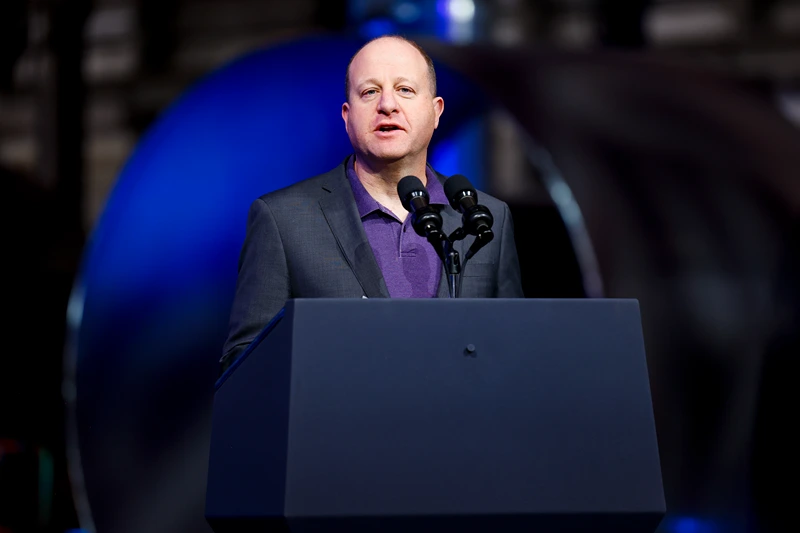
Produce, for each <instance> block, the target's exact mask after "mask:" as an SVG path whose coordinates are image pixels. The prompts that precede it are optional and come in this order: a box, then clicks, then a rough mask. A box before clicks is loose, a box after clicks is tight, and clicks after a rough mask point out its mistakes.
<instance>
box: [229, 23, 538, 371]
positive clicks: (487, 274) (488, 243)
mask: <svg viewBox="0 0 800 533" xmlns="http://www.w3.org/2000/svg"><path fill="white" fill-rule="evenodd" d="M345 98H346V101H345V103H344V104H342V118H343V119H344V123H345V128H346V130H347V134H348V137H349V138H350V142H351V144H352V146H353V154H351V155H350V156H349V157H347V159H345V160H344V161H343V162H342V163H341V164H340V165H339V166H338V167H336V168H335V169H333V170H331V171H330V172H327V173H325V174H322V175H320V176H316V177H313V178H310V179H307V180H304V181H301V182H299V183H296V184H294V185H291V186H289V187H286V188H284V189H281V190H278V191H274V192H272V193H269V194H266V195H264V196H261V197H260V198H258V199H256V200H255V201H254V202H253V203H252V204H251V206H250V211H249V214H248V220H247V235H246V237H245V241H244V244H243V246H242V250H241V255H240V258H239V273H238V278H237V285H236V295H235V298H234V301H233V307H232V309H231V316H230V327H229V333H228V338H227V340H226V341H225V344H224V347H223V358H222V366H223V369H224V368H226V367H227V366H229V365H230V364H231V363H232V362H233V361H234V360H235V359H236V358H237V357H238V355H239V354H240V353H241V352H242V351H244V349H245V348H246V347H247V345H248V344H249V343H250V342H252V341H253V339H254V338H255V337H256V336H257V335H258V333H259V332H260V331H261V330H262V329H263V328H264V327H265V326H266V325H267V323H268V322H269V321H270V320H271V319H272V318H273V317H274V316H275V315H276V314H277V313H278V312H279V311H280V310H281V308H283V306H284V304H285V302H286V300H288V299H290V298H389V297H391V298H436V297H448V296H454V295H458V296H460V297H464V298H517V297H520V298H521V297H523V292H522V285H521V281H520V269H519V261H518V258H517V251H516V246H515V244H514V230H513V224H512V221H511V215H510V212H509V209H508V206H507V205H506V204H505V203H503V202H501V201H500V200H497V199H495V198H492V197H491V196H489V195H487V194H484V193H483V192H480V193H478V192H477V191H475V190H474V189H472V188H471V187H470V185H469V182H468V180H467V179H466V178H464V177H463V176H454V177H453V178H452V179H451V180H448V179H447V178H446V177H445V176H443V175H441V174H439V173H437V172H436V171H435V170H433V169H432V168H431V167H430V166H429V165H428V164H427V155H428V145H429V144H430V141H431V137H432V136H433V131H434V130H435V129H436V127H437V126H438V125H439V119H440V117H441V115H442V112H443V111H444V100H443V99H442V98H441V97H440V96H437V94H436V73H435V71H434V68H433V62H432V61H431V59H430V58H429V57H428V55H427V54H426V53H425V51H424V50H422V48H421V47H420V46H419V45H418V44H416V43H415V42H413V41H411V40H408V39H406V38H404V37H400V36H384V37H379V38H377V39H373V40H371V41H369V42H368V43H367V44H365V45H364V46H363V47H361V49H360V50H359V51H358V52H357V53H356V54H355V55H354V56H353V57H352V58H351V60H350V64H349V65H348V67H347V72H346V74H345ZM478 250H480V251H478ZM472 256H474V258H473V257H472ZM454 257H455V260H453V259H454ZM462 257H463V258H465V259H469V261H464V263H463V265H462V264H460V263H459V261H460V258H462ZM462 267H463V268H462ZM456 276H458V279H459V281H458V285H457V289H454V287H455V284H454V283H453V279H454V278H455V277H456ZM454 290H455V291H457V294H454Z"/></svg>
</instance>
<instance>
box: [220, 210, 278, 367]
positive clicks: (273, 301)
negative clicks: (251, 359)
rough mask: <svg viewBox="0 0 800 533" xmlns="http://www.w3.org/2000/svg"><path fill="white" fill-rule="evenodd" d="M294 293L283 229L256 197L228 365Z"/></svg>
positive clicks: (226, 354) (225, 355) (225, 363)
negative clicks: (284, 245) (281, 231)
mask: <svg viewBox="0 0 800 533" xmlns="http://www.w3.org/2000/svg"><path fill="white" fill-rule="evenodd" d="M290 297H291V285H290V282H289V269H288V266H287V262H286V253H285V251H284V248H283V242H282V241H281V235H280V231H279V229H278V225H277V223H276V221H275V217H274V215H273V213H272V210H271V209H270V207H269V205H268V204H267V202H265V201H264V200H262V199H258V200H255V201H254V202H253V203H252V204H251V205H250V211H249V212H248V216H247V232H246V235H245V239H244V244H243V245H242V250H241V253H240V255H239V265H238V276H237V279H236V293H235V296H234V299H233V305H232V307H231V313H230V321H229V327H228V338H227V339H226V341H225V344H224V346H223V350H222V352H223V356H222V359H221V363H222V365H223V370H224V368H227V366H228V365H230V363H232V362H233V361H234V360H235V359H236V358H237V357H238V356H239V355H241V353H242V352H243V351H244V350H245V348H247V346H248V345H249V344H250V342H252V341H253V339H254V338H255V337H256V336H257V335H258V334H259V333H260V332H261V330H262V329H263V328H264V327H265V326H266V325H267V324H268V323H269V321H270V320H272V318H273V317H274V316H275V315H276V314H278V312H279V311H280V310H281V309H282V308H283V306H284V305H285V304H286V300H287V299H289V298H290Z"/></svg>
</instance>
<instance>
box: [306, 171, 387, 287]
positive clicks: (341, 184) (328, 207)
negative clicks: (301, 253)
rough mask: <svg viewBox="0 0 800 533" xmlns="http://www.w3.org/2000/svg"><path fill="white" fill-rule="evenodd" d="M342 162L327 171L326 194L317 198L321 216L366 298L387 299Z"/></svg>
mask: <svg viewBox="0 0 800 533" xmlns="http://www.w3.org/2000/svg"><path fill="white" fill-rule="evenodd" d="M345 163H346V160H345V162H343V163H342V164H341V165H339V166H338V167H336V168H335V169H333V170H332V171H331V172H328V174H327V176H326V177H325V179H324V180H323V183H322V188H323V189H324V190H325V191H327V194H323V196H322V197H321V198H320V201H319V205H320V208H321V209H322V214H323V215H324V216H325V220H326V221H327V222H328V225H329V226H330V228H331V232H332V233H333V236H334V237H335V238H336V242H337V243H338V244H339V248H340V249H341V251H342V254H343V255H344V257H345V260H346V261H347V263H348V264H349V265H350V268H351V269H352V270H353V273H354V274H355V276H356V279H358V282H359V283H360V284H361V288H362V289H363V290H364V295H365V296H366V297H367V298H388V297H389V289H388V288H386V282H385V281H384V279H383V274H382V273H381V269H380V267H379V266H378V262H377V261H376V260H375V255H374V254H373V252H372V247H371V246H370V244H369V240H368V239H367V233H366V232H365V231H364V225H363V224H362V222H361V217H360V216H359V215H358V208H357V207H356V205H355V201H354V198H353V191H352V189H351V188H350V184H349V182H348V181H347V175H346V174H345Z"/></svg>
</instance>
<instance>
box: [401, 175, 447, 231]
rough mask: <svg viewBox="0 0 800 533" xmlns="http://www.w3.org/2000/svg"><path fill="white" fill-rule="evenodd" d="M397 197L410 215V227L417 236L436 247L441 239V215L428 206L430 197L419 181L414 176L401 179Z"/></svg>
mask: <svg viewBox="0 0 800 533" xmlns="http://www.w3.org/2000/svg"><path fill="white" fill-rule="evenodd" d="M397 195H398V196H399V197H400V201H401V202H402V203H403V207H404V208H405V209H406V211H408V212H409V213H411V225H412V226H413V227H414V231H416V232H417V235H419V236H420V237H425V238H427V239H428V241H430V242H431V244H434V246H438V245H439V244H440V243H441V241H442V238H443V234H442V215H440V214H439V211H437V210H436V209H435V208H434V207H433V206H432V205H430V203H429V202H430V195H429V194H428V190H427V189H426V188H425V186H424V185H423V184H422V182H421V181H420V179H419V178H418V177H416V176H406V177H405V178H403V179H401V180H400V182H399V183H398V184H397ZM432 239H433V240H432Z"/></svg>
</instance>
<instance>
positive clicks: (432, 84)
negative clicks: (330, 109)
mask: <svg viewBox="0 0 800 533" xmlns="http://www.w3.org/2000/svg"><path fill="white" fill-rule="evenodd" d="M384 39H395V40H397V41H400V42H402V43H405V44H407V45H409V46H411V47H412V48H414V49H415V50H416V51H417V52H418V53H419V55H420V57H421V58H422V59H423V60H424V61H425V65H426V68H427V71H428V85H429V88H430V92H431V96H436V70H435V69H434V68H433V61H432V60H431V58H430V56H428V54H427V53H426V52H425V50H423V49H422V47H421V46H420V45H419V44H417V43H416V42H414V41H412V40H411V39H408V38H406V37H403V36H401V35H382V36H381V37H375V38H374V39H370V40H369V41H367V42H366V43H365V44H364V45H363V46H362V47H361V48H359V49H358V51H357V52H356V53H355V54H353V56H352V57H351V58H350V61H349V62H348V63H347V70H346V72H345V75H344V99H345V101H347V102H349V101H350V88H351V86H352V85H351V82H350V67H351V66H352V65H353V61H354V60H355V59H356V57H358V55H359V54H360V53H361V52H362V51H363V50H364V49H365V48H367V47H369V46H371V45H372V44H374V43H376V42H377V41H381V40H384Z"/></svg>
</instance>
